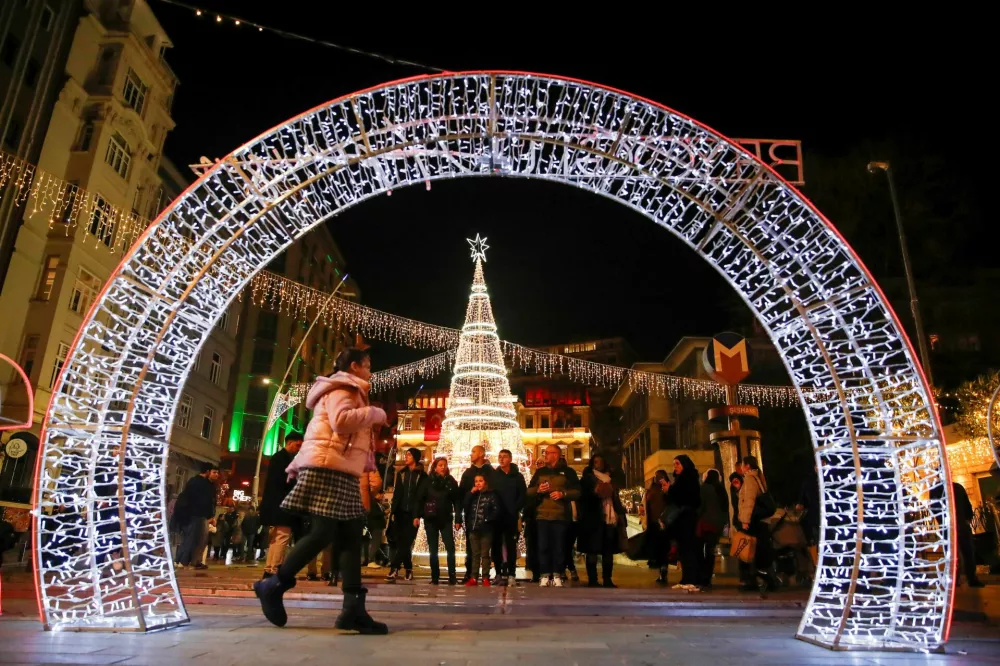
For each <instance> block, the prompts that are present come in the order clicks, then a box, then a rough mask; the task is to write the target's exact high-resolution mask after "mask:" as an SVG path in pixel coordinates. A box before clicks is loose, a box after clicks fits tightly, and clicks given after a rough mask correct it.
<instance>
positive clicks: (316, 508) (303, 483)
mask: <svg viewBox="0 0 1000 666" xmlns="http://www.w3.org/2000/svg"><path fill="white" fill-rule="evenodd" d="M281 508H282V509H284V510H285V511H290V512H292V513H308V514H310V515H313V516H323V517H324V518H333V519H334V520H353V519H354V518H360V517H362V516H364V515H365V514H366V513H367V512H366V511H365V506H364V504H362V503H361V482H360V481H359V480H358V477H356V476H351V475H350V474H345V473H344V472H338V471H336V470H332V469H326V468H323V467H310V468H307V469H303V470H299V474H298V479H297V480H296V482H295V487H294V488H292V491H291V492H290V493H288V495H287V496H286V497H285V500H284V501H283V502H282V503H281Z"/></svg>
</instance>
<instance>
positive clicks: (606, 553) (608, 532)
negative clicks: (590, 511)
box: [581, 525, 618, 583]
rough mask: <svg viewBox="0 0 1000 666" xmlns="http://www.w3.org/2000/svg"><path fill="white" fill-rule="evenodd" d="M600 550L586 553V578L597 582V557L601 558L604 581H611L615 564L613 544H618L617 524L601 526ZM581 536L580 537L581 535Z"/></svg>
mask: <svg viewBox="0 0 1000 666" xmlns="http://www.w3.org/2000/svg"><path fill="white" fill-rule="evenodd" d="M600 529H601V535H600V538H601V552H600V555H598V554H597V553H587V579H588V580H589V581H590V582H591V583H597V558H598V557H600V558H601V574H602V577H603V579H604V582H605V583H610V582H611V574H612V572H613V571H614V566H615V546H617V545H618V526H617V525H602V526H601V528H600ZM581 538H582V537H581Z"/></svg>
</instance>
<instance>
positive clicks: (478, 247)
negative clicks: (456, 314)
mask: <svg viewBox="0 0 1000 666" xmlns="http://www.w3.org/2000/svg"><path fill="white" fill-rule="evenodd" d="M469 244H470V245H471V246H472V260H473V261H474V262H475V264H476V269H475V275H474V277H473V279H472V293H471V294H470V296H469V306H468V308H467V309H466V311H465V325H464V326H462V333H461V336H460V337H459V341H458V352H457V353H456V355H455V367H454V369H453V373H452V378H451V391H450V394H449V397H450V400H449V403H448V408H447V409H446V410H445V418H444V421H443V422H442V423H441V439H440V441H439V443H438V447H437V455H439V456H445V457H446V458H447V459H448V465H449V467H451V469H452V470H453V472H454V473H455V474H456V476H458V475H460V474H461V473H462V471H464V470H465V469H467V468H468V467H469V454H470V453H471V452H472V447H473V446H475V445H477V444H482V445H483V446H484V447H486V456H487V457H488V458H489V459H490V461H491V462H493V463H494V464H496V462H497V457H498V454H499V453H500V451H501V450H502V449H508V450H509V451H510V452H511V453H512V455H513V458H514V464H515V465H518V466H519V467H524V466H525V465H526V464H527V462H528V456H527V453H526V451H525V448H524V444H523V443H522V441H521V436H522V435H521V427H520V425H519V424H518V422H517V411H516V409H515V408H514V403H515V402H516V401H517V396H514V395H511V392H510V381H509V380H508V379H507V368H506V367H505V366H504V362H503V351H502V350H501V348H500V337H499V336H498V335H497V325H496V321H495V320H494V319H493V308H492V306H491V305H490V296H489V294H488V293H487V291H486V280H485V279H484V278H483V262H484V261H485V260H486V250H487V249H488V248H489V246H488V245H486V239H485V238H480V237H479V235H478V234H477V235H476V238H475V240H470V241H469Z"/></svg>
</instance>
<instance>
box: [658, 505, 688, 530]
mask: <svg viewBox="0 0 1000 666" xmlns="http://www.w3.org/2000/svg"><path fill="white" fill-rule="evenodd" d="M686 508H687V507H684V506H677V505H676V504H671V505H670V506H668V507H667V508H666V509H664V510H663V513H661V514H660V522H661V523H663V529H669V528H670V526H671V525H673V524H674V523H676V522H677V519H678V518H680V517H681V514H682V513H684V510H685V509H686Z"/></svg>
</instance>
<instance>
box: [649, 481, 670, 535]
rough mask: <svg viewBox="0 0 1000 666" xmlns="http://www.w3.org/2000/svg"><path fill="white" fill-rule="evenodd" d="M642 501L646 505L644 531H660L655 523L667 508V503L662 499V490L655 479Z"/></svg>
mask: <svg viewBox="0 0 1000 666" xmlns="http://www.w3.org/2000/svg"><path fill="white" fill-rule="evenodd" d="M643 501H644V502H645V503H646V531H649V530H658V529H660V524H659V523H658V522H657V521H658V520H659V519H660V516H661V515H662V514H663V510H664V509H666V508H667V502H666V500H665V499H664V495H663V489H662V488H660V484H659V482H657V481H656V479H653V485H651V486H650V487H649V489H648V490H647V491H646V497H645V498H643Z"/></svg>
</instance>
